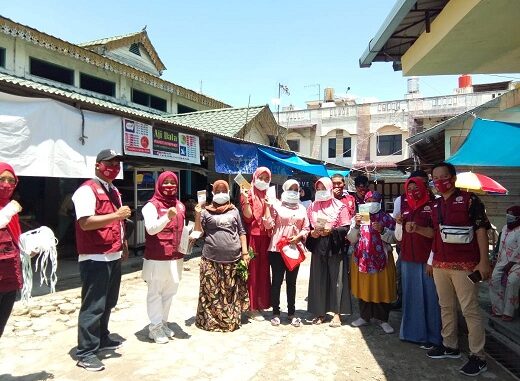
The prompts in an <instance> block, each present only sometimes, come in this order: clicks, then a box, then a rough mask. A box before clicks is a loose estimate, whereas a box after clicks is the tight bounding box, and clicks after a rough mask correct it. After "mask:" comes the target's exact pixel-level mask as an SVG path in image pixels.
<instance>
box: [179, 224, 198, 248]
mask: <svg viewBox="0 0 520 381" xmlns="http://www.w3.org/2000/svg"><path fill="white" fill-rule="evenodd" d="M194 227H195V223H194V222H193V221H189V222H188V225H187V226H184V228H183V229H182V235H181V241H180V242H179V247H178V248H177V251H178V252H179V253H181V254H191V249H192V245H190V233H191V231H192V230H193V228H194Z"/></svg>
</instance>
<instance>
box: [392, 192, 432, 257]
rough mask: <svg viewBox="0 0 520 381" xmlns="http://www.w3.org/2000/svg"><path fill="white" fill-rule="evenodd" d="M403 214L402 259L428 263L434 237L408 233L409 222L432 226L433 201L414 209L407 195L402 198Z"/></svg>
mask: <svg viewBox="0 0 520 381" xmlns="http://www.w3.org/2000/svg"><path fill="white" fill-rule="evenodd" d="M401 215H402V216H403V239H402V243H401V254H400V256H401V260H403V261H408V262H418V263H426V262H427V261H428V257H429V256H430V251H431V249H432V243H433V238H427V237H425V236H423V235H421V234H418V233H407V232H406V228H405V225H406V223H407V222H415V223H416V224H417V225H419V226H423V227H431V226H432V203H431V202H427V203H426V204H424V205H423V206H421V207H419V208H417V209H416V210H412V209H411V208H410V205H408V202H406V197H402V198H401Z"/></svg>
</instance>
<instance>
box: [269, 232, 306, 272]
mask: <svg viewBox="0 0 520 381" xmlns="http://www.w3.org/2000/svg"><path fill="white" fill-rule="evenodd" d="M276 249H277V250H278V252H279V253H280V255H281V256H282V259H283V261H284V262H285V266H287V268H288V269H289V271H293V270H294V269H295V268H296V266H298V265H299V264H300V263H302V262H303V261H304V260H305V254H304V249H303V245H300V244H294V243H289V239H288V238H287V237H282V238H281V239H280V241H278V243H277V244H276Z"/></svg>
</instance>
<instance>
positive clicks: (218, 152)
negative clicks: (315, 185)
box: [213, 138, 349, 177]
mask: <svg viewBox="0 0 520 381" xmlns="http://www.w3.org/2000/svg"><path fill="white" fill-rule="evenodd" d="M213 143H214V147H215V171H216V172H218V173H253V172H254V170H255V169H256V168H257V167H262V166H264V167H267V168H269V169H270V170H271V173H273V174H277V175H285V176H291V175H293V174H294V173H295V170H297V171H301V172H306V173H310V174H312V175H315V176H317V177H323V176H326V177H330V176H331V175H333V174H335V173H341V174H342V175H344V176H347V175H348V173H349V171H339V170H327V168H326V167H325V166H324V165H323V164H311V163H308V162H306V161H305V160H303V159H302V158H300V157H298V156H297V155H296V154H294V153H293V152H287V153H282V152H278V151H275V150H273V149H270V148H267V147H259V146H256V145H254V144H248V143H233V142H229V141H227V140H224V139H219V138H214V140H213Z"/></svg>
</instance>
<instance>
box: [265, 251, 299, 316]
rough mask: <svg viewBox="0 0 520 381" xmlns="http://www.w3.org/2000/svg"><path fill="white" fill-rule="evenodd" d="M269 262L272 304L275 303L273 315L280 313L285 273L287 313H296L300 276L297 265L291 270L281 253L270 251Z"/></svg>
mask: <svg viewBox="0 0 520 381" xmlns="http://www.w3.org/2000/svg"><path fill="white" fill-rule="evenodd" d="M269 264H270V265H271V275H272V276H271V277H272V280H271V304H272V305H273V315H280V289H281V288H282V283H283V278H284V275H285V287H286V288H287V313H288V314H289V315H294V312H295V311H296V308H295V301H296V278H298V270H299V269H300V266H297V267H296V268H295V269H294V270H293V271H289V270H288V269H287V267H286V266H285V262H284V261H283V258H282V255H281V254H280V253H277V252H274V251H270V252H269Z"/></svg>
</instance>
